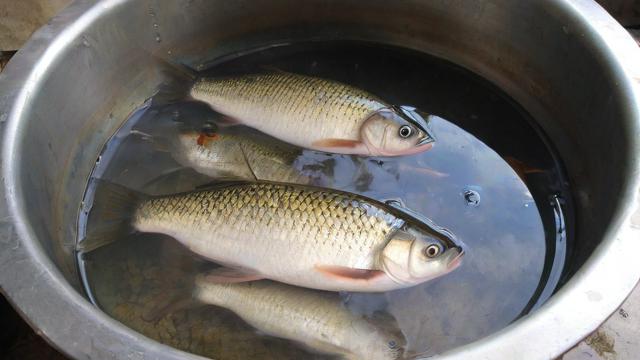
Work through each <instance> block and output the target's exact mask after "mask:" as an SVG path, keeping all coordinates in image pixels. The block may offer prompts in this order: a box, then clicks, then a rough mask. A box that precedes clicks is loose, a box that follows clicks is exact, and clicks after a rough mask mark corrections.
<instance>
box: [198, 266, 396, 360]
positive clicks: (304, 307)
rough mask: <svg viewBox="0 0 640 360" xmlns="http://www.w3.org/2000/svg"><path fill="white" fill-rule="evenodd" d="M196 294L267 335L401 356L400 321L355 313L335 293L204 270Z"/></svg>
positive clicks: (381, 356) (375, 356) (355, 352)
mask: <svg viewBox="0 0 640 360" xmlns="http://www.w3.org/2000/svg"><path fill="white" fill-rule="evenodd" d="M194 297H195V299H197V300H199V301H200V302H203V303H207V304H211V305H216V306H220V307H224V308H227V309H229V310H231V311H233V312H234V313H236V314H237V315H238V316H240V317H241V318H242V319H243V320H244V321H246V322H247V323H249V324H250V325H252V326H253V327H255V328H256V329H258V330H260V331H261V332H264V333H266V334H268V335H271V336H276V337H280V338H285V339H289V340H292V341H296V342H299V343H302V344H305V345H306V346H308V347H309V348H311V349H314V350H317V351H320V352H324V353H329V354H337V355H341V356H342V357H343V358H347V359H367V360H369V359H371V360H387V359H388V360H391V359H398V358H400V356H401V355H402V351H403V349H402V346H403V345H404V344H405V340H404V337H403V336H402V334H401V333H400V331H399V330H398V329H397V328H395V325H396V324H394V323H390V321H386V322H384V323H381V322H380V321H377V322H375V321H372V320H369V319H366V318H364V317H363V316H360V315H356V314H353V313H351V312H350V311H349V310H348V309H347V308H346V307H345V306H344V305H343V303H342V301H341V300H340V297H339V296H338V295H337V294H335V293H330V292H324V291H314V290H308V289H303V288H299V287H294V286H288V285H284V284H281V283H276V282H271V281H257V282H251V283H243V284H217V283H212V282H210V281H208V280H207V278H206V276H202V275H201V276H198V277H197V279H196V290H195V291H194Z"/></svg>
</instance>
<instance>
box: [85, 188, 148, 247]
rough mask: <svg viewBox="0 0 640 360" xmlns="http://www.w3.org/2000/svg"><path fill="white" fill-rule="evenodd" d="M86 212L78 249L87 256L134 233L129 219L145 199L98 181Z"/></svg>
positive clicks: (139, 194)
mask: <svg viewBox="0 0 640 360" xmlns="http://www.w3.org/2000/svg"><path fill="white" fill-rule="evenodd" d="M95 189H96V190H95V196H94V197H93V204H92V206H91V210H90V212H89V218H88V222H87V233H86V235H85V237H84V239H82V240H81V241H80V242H79V243H78V249H79V250H81V251H84V252H89V251H92V250H95V249H98V248H101V247H103V246H105V245H108V244H110V243H112V242H115V241H117V240H120V239H122V238H125V237H127V236H128V235H129V234H131V233H133V232H134V228H133V226H132V224H131V217H132V216H133V213H134V211H135V210H136V207H137V205H138V204H139V203H140V202H141V201H142V200H144V199H145V198H147V195H144V194H141V193H139V192H137V191H134V190H131V189H128V188H126V187H124V186H121V185H117V184H114V183H110V182H107V181H102V180H99V181H98V183H97V184H96V187H95Z"/></svg>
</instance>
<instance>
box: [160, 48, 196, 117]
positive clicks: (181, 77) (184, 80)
mask: <svg viewBox="0 0 640 360" xmlns="http://www.w3.org/2000/svg"><path fill="white" fill-rule="evenodd" d="M156 63H157V65H158V69H159V71H160V74H161V78H162V82H161V84H160V86H159V87H158V91H157V92H156V93H155V94H154V95H153V97H152V98H151V104H152V105H164V104H173V103H176V102H181V101H184V100H189V99H190V95H189V93H190V92H191V88H192V87H193V84H194V83H195V81H196V79H197V78H198V75H197V72H196V71H195V70H193V69H191V68H189V67H188V66H186V65H183V64H178V63H173V62H170V61H168V60H165V59H160V58H156Z"/></svg>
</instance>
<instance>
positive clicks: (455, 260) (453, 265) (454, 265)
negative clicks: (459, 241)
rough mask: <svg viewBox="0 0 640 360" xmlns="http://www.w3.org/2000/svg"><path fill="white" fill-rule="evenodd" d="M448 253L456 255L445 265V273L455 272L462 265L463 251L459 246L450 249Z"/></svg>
mask: <svg viewBox="0 0 640 360" xmlns="http://www.w3.org/2000/svg"><path fill="white" fill-rule="evenodd" d="M449 251H455V252H456V253H457V254H455V255H453V259H451V261H449V263H448V264H447V271H453V270H455V269H456V268H457V267H458V266H460V264H461V263H462V257H463V256H464V250H463V249H462V247H460V246H456V247H454V248H451V249H450V250H449Z"/></svg>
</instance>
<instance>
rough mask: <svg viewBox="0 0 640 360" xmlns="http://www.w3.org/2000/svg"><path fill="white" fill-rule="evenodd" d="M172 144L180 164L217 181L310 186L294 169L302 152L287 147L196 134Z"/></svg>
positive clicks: (183, 133)
mask: <svg viewBox="0 0 640 360" xmlns="http://www.w3.org/2000/svg"><path fill="white" fill-rule="evenodd" d="M172 140H173V141H172V142H171V149H170V153H171V154H172V156H173V157H174V158H175V159H176V161H178V162H179V163H180V164H181V165H183V166H187V167H190V168H193V169H194V170H196V171H197V172H199V173H201V174H204V175H207V176H211V177H213V178H216V179H220V178H225V179H244V180H266V181H281V182H287V183H299V184H306V183H309V182H310V179H309V178H308V177H307V176H305V175H303V174H301V172H300V171H298V170H297V169H296V168H295V167H294V162H295V160H296V158H297V157H298V156H299V155H300V154H301V150H300V149H299V148H296V147H294V146H291V145H289V144H286V143H277V142H275V141H273V142H269V141H267V140H266V139H259V138H256V137H252V136H242V135H239V134H236V133H212V134H205V133H201V132H196V131H181V132H179V133H178V134H177V135H175V136H174V137H173V138H172Z"/></svg>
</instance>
